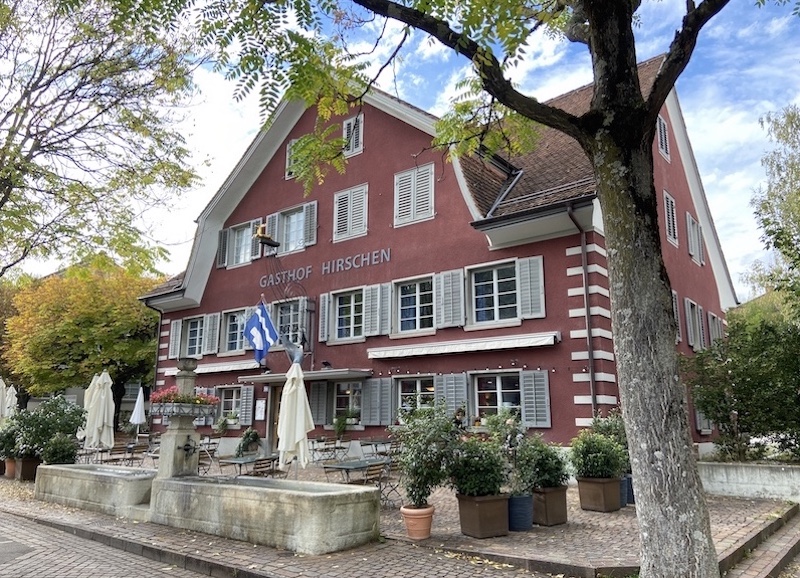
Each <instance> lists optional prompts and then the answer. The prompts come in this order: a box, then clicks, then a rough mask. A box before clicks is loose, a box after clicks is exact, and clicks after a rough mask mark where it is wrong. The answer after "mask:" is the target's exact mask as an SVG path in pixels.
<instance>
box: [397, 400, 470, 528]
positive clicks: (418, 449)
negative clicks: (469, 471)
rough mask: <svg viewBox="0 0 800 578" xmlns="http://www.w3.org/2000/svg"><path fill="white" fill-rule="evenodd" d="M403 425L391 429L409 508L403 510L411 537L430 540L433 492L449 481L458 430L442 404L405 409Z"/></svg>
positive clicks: (404, 506)
mask: <svg viewBox="0 0 800 578" xmlns="http://www.w3.org/2000/svg"><path fill="white" fill-rule="evenodd" d="M399 420H400V421H401V423H402V425H396V426H392V427H390V428H389V429H390V432H391V435H392V437H393V438H394V439H395V440H396V442H397V444H398V446H399V448H400V451H399V452H398V453H397V456H396V459H397V467H398V468H399V470H400V479H401V480H402V485H403V489H404V490H405V493H406V496H407V498H408V500H409V502H410V503H409V504H406V505H403V506H401V508H400V514H401V515H402V516H403V520H404V521H405V525H406V532H407V534H408V537H409V538H411V539H412V540H423V539H426V538H430V535H431V524H432V522H433V513H434V507H433V506H432V505H430V504H428V498H430V495H431V492H432V491H433V490H434V489H435V488H436V487H437V486H440V485H442V484H443V483H444V482H445V481H446V480H447V473H448V470H447V465H448V459H449V457H450V455H451V449H452V446H453V444H454V443H455V440H456V439H457V437H458V430H457V429H456V427H455V425H454V424H453V420H452V419H451V418H450V415H449V414H448V412H447V408H446V406H445V405H444V403H443V402H441V403H437V404H436V405H435V406H434V407H421V408H413V407H409V408H402V409H401V410H400V416H399Z"/></svg>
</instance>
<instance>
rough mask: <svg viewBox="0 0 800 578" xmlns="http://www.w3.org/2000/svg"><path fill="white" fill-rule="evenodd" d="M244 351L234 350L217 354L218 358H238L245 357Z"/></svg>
mask: <svg viewBox="0 0 800 578" xmlns="http://www.w3.org/2000/svg"><path fill="white" fill-rule="evenodd" d="M244 354H245V351H244V349H234V350H232V351H220V352H219V353H217V357H236V356H238V355H244Z"/></svg>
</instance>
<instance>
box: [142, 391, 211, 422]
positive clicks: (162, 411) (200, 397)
mask: <svg viewBox="0 0 800 578" xmlns="http://www.w3.org/2000/svg"><path fill="white" fill-rule="evenodd" d="M217 404H219V398H218V397H216V396H214V395H208V394H207V393H204V392H198V391H195V392H193V393H188V394H187V393H181V392H180V391H179V390H178V386H177V385H172V386H170V387H167V388H164V389H159V390H158V391H156V392H154V393H153V394H151V395H150V413H151V414H153V415H166V416H171V415H175V416H180V415H189V416H194V417H200V416H208V415H212V414H213V413H214V410H215V408H216V406H217Z"/></svg>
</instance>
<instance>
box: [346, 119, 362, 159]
mask: <svg viewBox="0 0 800 578" xmlns="http://www.w3.org/2000/svg"><path fill="white" fill-rule="evenodd" d="M342 138H344V156H346V157H350V156H353V155H357V154H359V153H361V152H362V151H363V150H364V115H363V114H359V115H358V116H354V117H353V118H349V119H347V120H346V121H344V124H343V125H342Z"/></svg>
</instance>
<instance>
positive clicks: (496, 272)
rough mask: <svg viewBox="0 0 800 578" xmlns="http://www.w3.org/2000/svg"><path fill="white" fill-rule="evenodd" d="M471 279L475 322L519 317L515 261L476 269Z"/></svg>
mask: <svg viewBox="0 0 800 578" xmlns="http://www.w3.org/2000/svg"><path fill="white" fill-rule="evenodd" d="M471 280H472V310H473V313H474V320H475V323H488V322H497V321H503V320H507V319H516V318H517V317H518V308H517V269H516V264H515V263H513V262H512V263H504V264H502V265H495V266H493V267H488V268H484V269H477V270H474V271H472V275H471Z"/></svg>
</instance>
